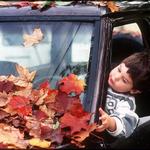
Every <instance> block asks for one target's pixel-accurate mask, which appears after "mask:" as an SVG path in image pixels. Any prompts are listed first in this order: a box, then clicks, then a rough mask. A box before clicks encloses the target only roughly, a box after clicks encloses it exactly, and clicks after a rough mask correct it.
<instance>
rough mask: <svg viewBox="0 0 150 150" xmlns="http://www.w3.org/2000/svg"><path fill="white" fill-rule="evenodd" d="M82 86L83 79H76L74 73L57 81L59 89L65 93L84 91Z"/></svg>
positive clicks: (83, 84)
mask: <svg viewBox="0 0 150 150" xmlns="http://www.w3.org/2000/svg"><path fill="white" fill-rule="evenodd" d="M84 86H85V83H84V81H83V80H80V79H78V77H77V76H76V75H74V74H70V75H69V76H67V77H64V78H62V79H61V80H60V81H59V89H60V90H61V91H62V92H65V93H66V94H70V93H72V92H74V93H75V94H77V95H79V94H81V92H83V91H84Z"/></svg>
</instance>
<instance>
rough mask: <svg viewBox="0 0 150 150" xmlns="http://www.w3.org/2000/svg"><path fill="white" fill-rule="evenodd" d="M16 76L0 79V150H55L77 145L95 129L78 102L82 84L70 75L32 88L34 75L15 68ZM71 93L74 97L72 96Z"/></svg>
mask: <svg viewBox="0 0 150 150" xmlns="http://www.w3.org/2000/svg"><path fill="white" fill-rule="evenodd" d="M16 70H17V72H18V74H19V75H18V76H14V75H9V76H0V149H5V148H17V149H26V148H29V149H32V148H50V149H51V148H52V149H53V148H56V147H58V146H59V145H62V144H65V143H73V144H76V145H77V146H80V147H81V146H83V145H82V144H81V143H82V141H84V140H85V139H86V138H87V137H88V136H89V134H90V133H91V132H92V131H93V130H95V128H96V124H89V120H90V118H91V114H90V113H88V112H85V111H84V109H83V107H82V104H81V102H80V98H79V97H80V94H81V93H82V92H84V86H85V83H84V81H82V80H80V79H78V77H77V76H76V75H74V74H70V75H68V76H66V77H63V78H62V79H61V80H60V81H58V85H57V89H52V88H51V87H50V84H49V82H48V81H45V82H43V83H41V85H40V86H39V88H36V89H33V88H32V81H33V79H34V77H35V75H36V72H35V71H33V72H29V71H28V70H27V69H26V68H24V67H22V66H20V65H18V64H17V65H16ZM72 93H74V94H72Z"/></svg>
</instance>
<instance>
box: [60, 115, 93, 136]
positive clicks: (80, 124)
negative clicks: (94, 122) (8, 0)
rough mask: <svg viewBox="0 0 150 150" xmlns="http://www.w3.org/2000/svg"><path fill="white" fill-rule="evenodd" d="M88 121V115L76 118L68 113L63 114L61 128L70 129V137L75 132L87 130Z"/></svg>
mask: <svg viewBox="0 0 150 150" xmlns="http://www.w3.org/2000/svg"><path fill="white" fill-rule="evenodd" d="M89 120H90V115H89V114H87V115H85V116H81V118H80V117H76V116H73V115H71V114H70V113H69V112H68V113H65V114H64V116H63V117H61V119H60V122H61V128H66V127H70V129H71V135H72V134H73V133H75V132H79V131H81V129H86V128H88V121H89Z"/></svg>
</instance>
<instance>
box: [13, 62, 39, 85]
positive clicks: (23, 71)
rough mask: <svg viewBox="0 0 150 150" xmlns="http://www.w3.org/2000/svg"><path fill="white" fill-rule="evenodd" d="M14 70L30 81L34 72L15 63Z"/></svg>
mask: <svg viewBox="0 0 150 150" xmlns="http://www.w3.org/2000/svg"><path fill="white" fill-rule="evenodd" d="M16 70H17V72H18V74H19V76H20V77H21V78H23V79H24V80H26V81H28V82H31V81H32V80H33V79H34V77H35V74H36V71H32V72H29V70H28V69H27V68H25V67H23V66H20V65H18V64H16Z"/></svg>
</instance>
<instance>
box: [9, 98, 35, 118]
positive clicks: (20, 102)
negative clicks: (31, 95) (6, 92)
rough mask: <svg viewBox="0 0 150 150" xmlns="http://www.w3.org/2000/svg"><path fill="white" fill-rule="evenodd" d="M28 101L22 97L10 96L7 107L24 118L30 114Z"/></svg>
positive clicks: (30, 108)
mask: <svg viewBox="0 0 150 150" xmlns="http://www.w3.org/2000/svg"><path fill="white" fill-rule="evenodd" d="M29 104H30V102H29V99H28V98H26V97H23V96H12V98H11V99H10V102H9V103H8V105H9V106H10V107H11V108H12V109H13V110H15V111H17V112H18V113H19V114H20V115H23V116H26V115H29V114H31V113H32V107H31V106H30V105H29Z"/></svg>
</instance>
